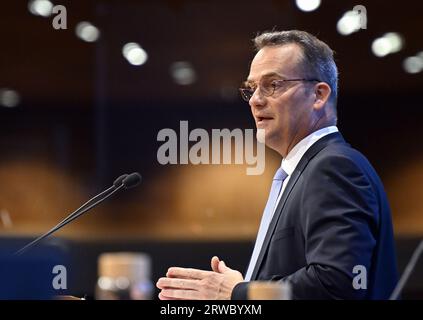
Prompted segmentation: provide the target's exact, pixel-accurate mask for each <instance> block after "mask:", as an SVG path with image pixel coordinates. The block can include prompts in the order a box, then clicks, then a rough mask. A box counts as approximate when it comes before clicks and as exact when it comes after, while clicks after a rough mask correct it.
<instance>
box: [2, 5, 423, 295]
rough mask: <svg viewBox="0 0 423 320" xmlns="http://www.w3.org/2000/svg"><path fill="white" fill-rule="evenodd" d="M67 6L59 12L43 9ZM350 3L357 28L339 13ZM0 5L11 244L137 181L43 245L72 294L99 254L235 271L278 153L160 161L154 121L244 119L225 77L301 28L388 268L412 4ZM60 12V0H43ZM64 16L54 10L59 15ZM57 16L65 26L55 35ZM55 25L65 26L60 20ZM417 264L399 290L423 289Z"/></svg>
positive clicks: (414, 170)
mask: <svg viewBox="0 0 423 320" xmlns="http://www.w3.org/2000/svg"><path fill="white" fill-rule="evenodd" d="M59 5H61V6H63V7H57V6H59ZM356 5H364V6H365V9H366V13H367V29H360V30H358V31H356V27H357V25H356V24H357V18H356V16H354V15H353V14H351V10H353V8H354V6H356ZM1 7H2V8H1V12H0V39H1V40H2V45H1V51H0V234H1V241H2V244H3V245H4V246H7V247H9V248H19V246H20V245H23V244H25V243H26V242H27V241H28V240H31V239H33V237H34V236H37V235H40V234H41V233H43V232H45V231H47V230H48V229H50V228H51V227H52V226H54V225H55V224H56V223H58V222H59V221H60V220H62V219H63V218H64V217H66V215H67V214H69V213H70V212H72V211H73V210H75V209H76V208H78V207H79V206H80V205H81V204H82V203H83V202H85V201H86V200H88V199H89V198H90V197H92V196H94V195H95V194H97V193H98V192H100V191H101V190H103V189H105V188H107V187H108V186H110V185H111V184H112V182H113V180H114V179H115V178H116V177H117V176H119V175H121V174H122V173H129V172H133V171H138V172H140V173H141V175H142V176H143V182H142V184H141V186H139V187H138V188H136V189H131V190H128V191H126V192H125V193H122V194H119V195H118V196H116V197H114V198H112V199H110V200H107V201H106V202H105V203H103V204H102V205H101V206H99V207H97V208H95V209H94V210H92V211H91V212H90V213H88V214H86V215H85V216H83V217H81V218H80V219H79V220H77V221H75V222H73V223H72V224H70V225H68V226H66V227H65V228H63V229H62V230H61V231H60V232H58V233H57V234H56V237H55V238H54V239H52V240H50V241H49V242H48V241H47V242H45V243H44V246H53V247H54V248H55V250H59V249H60V251H61V254H63V256H64V257H65V258H64V259H65V260H66V263H67V266H68V275H69V281H68V290H66V293H69V294H73V295H77V296H83V295H87V296H94V288H95V285H96V283H97V278H98V271H97V259H98V257H99V255H100V254H101V253H104V252H115V251H128V252H143V253H145V254H147V255H148V256H149V257H150V258H151V263H152V267H151V270H152V271H151V275H150V277H151V280H152V282H153V283H155V281H156V280H157V279H158V278H159V277H160V276H162V275H163V274H165V272H166V270H167V268H168V267H169V266H173V265H179V266H191V267H197V268H203V269H204V268H207V269H208V268H209V261H210V258H211V257H212V256H213V255H219V256H221V258H223V259H224V260H225V261H226V263H227V264H228V265H229V266H231V267H233V268H237V269H239V270H240V271H245V268H246V266H247V263H248V259H249V255H250V253H251V252H252V248H253V241H254V239H255V235H256V232H257V229H258V224H259V221H260V217H261V214H262V211H263V208H264V205H265V202H266V199H267V195H268V191H269V188H270V181H271V178H272V176H273V173H274V171H275V169H276V168H277V167H278V166H279V164H280V158H279V157H278V156H277V155H276V154H275V153H274V152H273V151H271V150H267V151H266V170H265V172H264V174H263V175H259V176H247V175H246V174H245V169H246V166H245V165H191V164H187V165H166V166H163V165H160V164H159V163H158V161H157V150H158V148H159V147H160V145H162V144H163V142H159V141H157V134H158V132H159V131H160V130H161V129H163V128H173V129H174V130H175V131H176V132H177V133H179V123H180V121H182V120H187V121H188V122H189V130H192V129H194V128H204V129H206V130H209V131H210V130H211V129H212V128H217V129H223V128H229V129H231V130H232V129H235V128H241V129H243V130H244V129H252V128H254V121H253V118H252V116H251V115H250V110H249V106H248V104H246V103H245V102H244V101H243V100H242V99H241V98H240V96H239V94H238V87H239V86H240V84H241V82H242V81H243V80H245V78H246V77H247V75H248V69H249V62H250V61H251V59H252V57H253V55H254V53H253V50H252V41H251V39H252V38H253V37H254V36H255V35H256V33H257V32H260V31H265V30H271V29H273V28H275V29H278V30H287V29H300V30H306V31H308V32H311V33H313V34H315V35H316V36H318V37H319V38H320V39H321V40H323V41H325V42H326V43H328V44H329V46H330V47H331V48H332V49H334V50H335V52H336V62H337V64H338V68H339V73H340V74H339V77H340V81H339V101H338V115H339V117H338V118H339V123H338V128H339V129H340V131H341V132H342V134H343V135H344V137H345V138H346V140H347V141H348V142H349V143H351V144H352V145H353V146H354V147H355V148H357V149H358V150H360V151H361V152H363V153H364V154H365V155H366V156H367V157H368V158H369V160H370V161H371V162H372V164H373V165H374V167H375V168H376V170H377V172H378V173H379V175H380V176H381V178H382V181H383V182H384V185H385V188H386V192H387V194H388V197H389V200H390V204H391V208H392V215H393V220H394V228H395V236H396V240H397V254H398V264H399V269H400V271H402V270H403V269H404V266H405V264H406V263H407V261H408V259H409V258H410V256H411V253H412V251H413V250H414V248H415V247H416V245H417V242H418V240H419V239H420V238H422V235H423V200H422V199H423V182H422V181H423V148H422V147H421V145H422V142H421V141H422V138H423V130H422V128H421V126H422V120H423V109H422V107H423V105H422V97H423V91H422V89H423V41H422V36H421V34H420V33H421V30H423V19H422V18H423V16H422V12H423V3H422V2H419V1H411V0H405V1H401V3H400V4H398V3H396V2H386V1H381V0H372V1H357V2H355V1H335V0H322V1H317V0H303V1H299V0H298V1H294V0H262V1H225V2H220V1H218V2H216V1H194V0H167V1H165V0H161V1H160V0H159V1H141V0H119V1H117V0H84V1H82V0H78V1H76V0H73V1H69V0H54V1H48V0H32V1H27V0H17V1H7V2H4V3H2V4H1ZM55 8H56V9H55ZM63 8H64V9H66V19H65V20H64V19H63V16H62V18H61V19H59V14H63V12H64V11H63ZM54 22H55V23H56V27H57V25H60V26H61V27H62V29H56V28H55V24H54ZM63 27H66V28H63ZM422 269H423V268H421V264H420V268H417V270H416V272H415V273H414V274H413V276H412V277H411V279H410V281H409V283H408V284H407V286H406V289H405V293H404V298H423V270H422Z"/></svg>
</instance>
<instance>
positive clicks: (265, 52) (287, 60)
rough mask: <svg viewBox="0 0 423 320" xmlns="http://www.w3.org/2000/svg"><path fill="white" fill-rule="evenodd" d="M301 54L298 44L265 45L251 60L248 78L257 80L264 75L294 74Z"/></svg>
mask: <svg viewBox="0 0 423 320" xmlns="http://www.w3.org/2000/svg"><path fill="white" fill-rule="evenodd" d="M300 55H301V49H300V48H299V46H298V45H296V44H287V45H283V46H272V47H264V48H262V49H261V50H259V52H257V54H256V56H255V57H254V59H253V61H252V62H251V66H250V74H249V76H248V80H249V81H255V80H258V79H260V78H262V77H264V76H279V77H289V76H293V75H294V74H295V71H296V69H297V66H298V61H299V58H300Z"/></svg>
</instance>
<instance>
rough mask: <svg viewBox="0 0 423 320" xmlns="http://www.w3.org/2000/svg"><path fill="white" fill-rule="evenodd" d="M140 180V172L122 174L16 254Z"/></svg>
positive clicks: (135, 184) (133, 185)
mask: <svg viewBox="0 0 423 320" xmlns="http://www.w3.org/2000/svg"><path fill="white" fill-rule="evenodd" d="M140 182H141V175H140V174H139V173H138V172H134V173H131V174H129V175H128V174H123V175H121V176H120V177H118V178H117V179H116V180H115V181H114V182H113V185H112V186H111V187H110V188H108V189H106V190H104V191H103V192H101V193H99V194H98V195H96V196H95V197H93V198H91V199H90V200H88V201H87V202H86V203H84V204H83V205H82V206H81V207H79V208H78V209H76V210H75V211H74V212H72V213H71V214H70V215H69V216H68V217H66V218H65V219H63V220H62V221H61V222H60V223H58V224H57V225H56V226H55V227H53V228H52V229H50V230H49V231H48V232H46V233H45V234H43V235H41V236H40V237H38V238H37V239H35V240H34V241H32V242H30V243H28V244H27V245H26V246H24V247H23V248H21V249H19V250H18V251H16V252H15V255H21V254H23V253H24V252H25V251H27V250H28V249H30V248H32V247H33V246H35V245H36V244H37V243H39V242H40V241H41V240H43V239H44V238H46V237H48V236H49V235H51V234H52V233H54V232H56V231H57V230H59V229H61V228H62V227H64V226H65V225H67V224H68V223H70V222H71V221H73V220H75V219H76V218H78V217H79V216H81V215H82V214H84V213H85V212H87V211H88V210H90V209H92V208H94V207H95V206H96V205H98V204H99V203H101V202H103V201H104V200H106V199H107V198H109V197H110V196H111V195H113V194H114V193H116V192H117V191H119V190H121V189H122V188H123V189H130V188H133V187H135V186H137V185H138V184H139V183H140Z"/></svg>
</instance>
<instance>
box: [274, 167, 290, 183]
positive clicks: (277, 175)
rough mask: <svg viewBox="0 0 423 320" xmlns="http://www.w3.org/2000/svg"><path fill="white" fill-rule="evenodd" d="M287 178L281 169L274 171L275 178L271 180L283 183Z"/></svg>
mask: <svg viewBox="0 0 423 320" xmlns="http://www.w3.org/2000/svg"><path fill="white" fill-rule="evenodd" d="M287 176H288V174H287V173H286V172H285V171H284V170H283V169H282V168H279V169H278V170H277V171H276V173H275V176H274V177H273V180H282V181H284V180H285V179H286V177H287Z"/></svg>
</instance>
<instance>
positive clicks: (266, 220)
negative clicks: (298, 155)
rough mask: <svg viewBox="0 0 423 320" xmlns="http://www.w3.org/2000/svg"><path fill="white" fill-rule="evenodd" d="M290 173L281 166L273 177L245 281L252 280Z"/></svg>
mask: <svg viewBox="0 0 423 320" xmlns="http://www.w3.org/2000/svg"><path fill="white" fill-rule="evenodd" d="M287 176H288V174H287V173H286V172H285V171H284V170H283V169H282V168H279V169H278V170H277V171H276V173H275V176H274V177H273V183H272V188H271V189H270V194H269V199H267V204H266V207H265V208H264V212H263V216H262V217H261V222H260V228H259V231H258V234H257V239H256V244H255V245H254V251H253V255H252V256H251V260H250V264H249V266H248V269H247V273H246V274H245V281H250V279H251V275H252V273H253V270H254V267H255V265H256V262H257V258H258V256H259V254H260V250H261V247H262V246H263V242H264V238H265V237H266V233H267V229H268V228H269V224H270V221H272V218H273V213H274V211H275V207H276V201H277V200H278V196H279V193H280V192H281V189H282V184H283V182H284V180H285V179H286V177H287Z"/></svg>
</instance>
